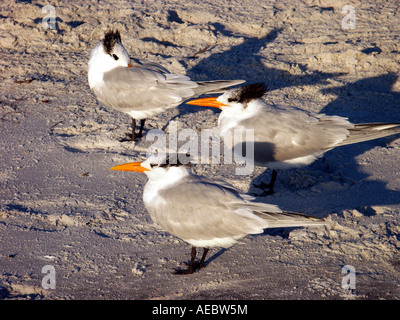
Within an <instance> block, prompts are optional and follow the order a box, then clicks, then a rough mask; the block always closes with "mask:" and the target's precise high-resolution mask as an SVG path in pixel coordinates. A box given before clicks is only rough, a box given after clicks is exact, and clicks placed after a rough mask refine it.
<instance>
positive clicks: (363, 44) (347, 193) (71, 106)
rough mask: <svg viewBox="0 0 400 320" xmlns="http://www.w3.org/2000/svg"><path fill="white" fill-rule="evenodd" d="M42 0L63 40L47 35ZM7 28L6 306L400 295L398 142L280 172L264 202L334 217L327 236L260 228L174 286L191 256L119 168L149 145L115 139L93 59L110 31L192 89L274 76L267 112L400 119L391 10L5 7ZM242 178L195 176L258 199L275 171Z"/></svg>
mask: <svg viewBox="0 0 400 320" xmlns="http://www.w3.org/2000/svg"><path fill="white" fill-rule="evenodd" d="M347 4H351V5H352V6H353V8H354V14H355V18H356V19H355V24H352V20H351V17H352V16H348V15H349V14H350V15H351V12H352V11H348V12H345V13H342V8H343V6H345V5H347ZM46 5H50V6H52V7H50V9H51V8H53V9H54V14H55V25H54V26H55V29H54V30H53V29H45V28H44V25H43V23H42V22H43V21H44V19H45V17H46V16H48V15H49V14H51V11H45V12H42V8H43V7H44V6H46ZM48 8H49V7H48ZM0 21H1V23H0V48H1V50H0V56H1V58H0V78H1V81H0V121H1V122H0V184H1V188H0V298H1V299H6V300H7V299H8V300H17V299H20V300H25V299H37V300H41V299H44V300H70V299H74V300H77V299H110V300H111V299H130V300H136V299H156V300H157V299H163V300H177V299H197V300H203V299H216V300H217V299H243V300H254V299H262V300H264V299H293V300H297V299H306V300H308V299H354V300H357V299H399V298H400V287H399V286H400V276H399V274H400V273H399V271H400V269H399V268H400V256H399V254H398V249H399V246H400V243H399V234H400V226H399V221H400V218H399V213H400V175H399V172H400V162H399V159H400V140H399V136H398V135H397V136H392V137H387V138H382V139H379V140H375V141H369V142H364V143H360V144H357V145H352V146H346V147H341V148H337V149H335V150H332V151H330V152H328V153H327V154H326V155H325V156H324V157H323V158H321V159H319V160H318V161H316V162H315V163H314V164H312V165H311V166H309V167H306V168H302V169H292V170H288V171H284V172H280V173H279V175H278V181H277V185H276V193H275V194H274V195H272V196H268V197H260V198H259V200H260V201H265V202H269V203H273V204H277V205H279V206H280V207H281V208H282V209H284V210H289V211H296V212H302V213H305V214H309V215H313V216H316V217H326V218H327V219H328V220H329V221H330V222H331V226H330V227H329V228H325V227H319V228H307V229H306V228H292V229H271V230H266V231H265V232H264V234H261V235H254V236H248V237H246V238H244V239H243V240H241V241H240V242H239V243H238V244H237V245H235V246H233V247H232V248H230V249H229V250H222V251H221V250H219V249H213V250H211V251H210V255H209V259H208V260H207V267H206V268H205V269H203V270H201V271H200V272H196V273H194V274H192V275H190V276H179V275H175V274H173V271H174V268H179V267H184V265H183V262H185V261H187V260H188V259H189V253H190V245H188V244H187V243H184V242H183V241H181V240H180V239H177V238H175V237H174V236H172V235H170V234H168V233H167V232H164V231H163V230H161V229H160V228H159V227H157V226H155V225H154V224H153V222H152V221H151V219H150V216H149V214H148V212H147V211H146V209H145V208H144V205H143V201H142V190H143V186H144V184H145V183H146V177H145V176H144V175H140V174H129V173H122V172H115V171H110V170H109V168H110V167H112V166H114V165H116V164H120V163H124V162H129V161H137V160H141V159H143V158H144V156H145V151H146V150H147V147H148V146H149V141H146V139H145V138H143V139H142V140H141V141H139V142H137V143H131V142H120V141H119V139H120V138H122V137H124V136H125V134H126V133H127V132H128V131H129V125H130V119H129V116H127V115H124V114H121V113H119V112H117V111H114V110H112V109H109V108H106V107H104V106H102V105H101V104H99V103H98V102H97V100H96V98H95V97H94V95H93V94H92V93H91V91H90V89H89V86H88V83H87V63H88V59H89V53H90V50H91V49H92V48H93V47H94V45H95V44H96V43H97V41H99V40H100V39H101V37H102V36H103V34H104V32H105V31H106V30H108V29H109V28H114V29H119V31H120V32H121V36H122V41H123V44H124V46H125V47H126V48H127V50H128V51H129V53H130V54H131V55H132V56H134V57H136V58H146V59H150V60H153V61H155V62H158V63H161V64H162V65H163V66H164V67H166V68H168V69H169V70H170V71H172V72H175V73H180V74H186V75H188V76H190V77H191V78H192V79H194V80H215V79H244V80H246V81H247V82H248V83H252V82H259V81H262V82H265V83H266V84H267V86H268V88H269V92H268V94H267V95H266V96H265V97H264V99H265V100H266V101H268V102H270V103H275V104H279V103H285V104H290V105H293V106H295V107H297V108H300V109H303V110H307V111H310V112H323V113H326V114H330V115H340V116H346V117H348V118H349V119H350V120H351V121H352V122H355V123H361V122H400V112H399V101H400V81H399V79H398V76H399V71H400V41H399V39H400V33H399V31H400V23H399V22H400V20H399V4H398V2H397V1H394V0H392V1H352V2H351V3H348V2H346V1H330V0H325V1H324V0H319V1H317V0H315V1H313V0H304V1H289V0H284V1H261V0H254V1H243V0H241V1H234V0H232V1H222V0H216V1H204V0H201V1H200V0H193V1H161V0H155V1H140V2H139V1H135V2H134V1H112V0H107V1H101V2H99V3H93V4H91V3H88V2H87V1H83V0H78V1H8V0H5V1H2V2H1V4H0ZM46 21H48V22H51V20H46ZM46 21H45V22H46ZM348 27H350V28H348ZM352 27H354V28H352ZM346 28H347V29H346ZM217 118H218V111H214V110H210V109H207V108H201V107H194V106H188V105H186V106H185V105H181V106H179V107H178V108H176V109H173V110H170V111H168V112H166V113H165V114H162V115H159V116H156V117H155V118H154V119H150V120H148V125H147V128H146V130H151V129H161V130H164V131H165V132H168V127H169V126H170V123H169V121H171V120H174V121H176V123H177V125H178V129H183V128H192V129H196V130H201V129H205V128H209V129H211V128H214V127H215V126H216V124H217ZM234 169H235V166H234V165H225V164H221V165H215V164H210V165H207V164H200V165H198V166H195V168H194V171H195V172H197V173H199V174H204V175H207V176H211V177H216V178H220V179H224V180H226V181H228V182H230V183H232V184H234V185H235V186H237V187H239V188H241V189H243V190H244V191H250V192H252V191H257V190H253V189H252V188H253V187H250V185H251V183H252V182H253V181H258V180H259V179H261V178H262V177H267V178H268V175H269V174H270V171H269V170H265V168H258V167H256V168H255V169H254V171H253V172H252V174H250V175H246V176H237V175H236V174H235V170H234ZM46 266H51V267H54V268H53V269H51V268H50V269H46ZM344 266H352V267H353V268H354V270H355V276H354V278H352V280H354V281H353V282H352V284H354V285H355V287H354V288H353V290H350V289H346V288H344V287H343V286H342V282H343V281H344V280H343V279H345V280H346V279H349V277H347V276H349V274H346V273H342V271H343V267H344ZM43 267H45V269H43ZM49 270H50V271H49ZM51 270H53V271H54V272H53V275H54V279H50V280H49V278H48V276H51V274H50V273H51ZM42 271H44V272H43V273H42ZM346 277H347V278H346ZM46 280H48V284H51V283H52V281H53V280H55V282H54V281H53V283H52V284H54V285H55V287H54V288H51V287H49V286H46V283H47V282H46ZM348 283H350V282H348Z"/></svg>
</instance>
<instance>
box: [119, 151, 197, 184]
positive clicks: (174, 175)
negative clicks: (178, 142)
mask: <svg viewBox="0 0 400 320" xmlns="http://www.w3.org/2000/svg"><path fill="white" fill-rule="evenodd" d="M180 158H181V157H179V156H178V155H176V157H175V156H174V157H172V156H171V155H168V154H159V155H152V156H150V157H149V158H148V159H146V160H145V161H143V162H131V163H125V164H121V165H118V166H115V167H112V168H111V170H118V171H136V172H143V173H145V174H146V175H147V177H148V178H149V180H152V181H156V180H166V181H168V184H169V183H173V182H175V181H177V180H179V179H181V178H182V177H184V176H186V175H188V174H189V173H190V172H189V170H188V161H189V159H188V161H187V162H186V161H184V163H182V162H181V159H180Z"/></svg>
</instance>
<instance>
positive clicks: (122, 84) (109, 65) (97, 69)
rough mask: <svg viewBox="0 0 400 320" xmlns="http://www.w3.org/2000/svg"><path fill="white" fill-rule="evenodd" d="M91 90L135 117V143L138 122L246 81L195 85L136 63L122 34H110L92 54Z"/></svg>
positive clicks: (153, 66) (148, 64)
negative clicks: (195, 97) (195, 98)
mask: <svg viewBox="0 0 400 320" xmlns="http://www.w3.org/2000/svg"><path fill="white" fill-rule="evenodd" d="M88 82H89V87H90V88H91V90H92V91H93V93H94V94H95V96H96V97H97V99H98V100H99V101H100V102H101V103H103V104H104V105H106V106H108V107H112V108H114V109H116V110H118V111H121V112H124V113H126V114H128V115H130V116H131V117H132V119H133V120H132V140H134V139H135V137H136V132H135V126H136V120H141V126H140V131H139V134H138V136H141V135H142V130H143V126H144V121H145V119H146V118H149V117H153V116H155V115H157V114H160V113H162V112H164V111H166V110H168V109H170V108H174V107H177V106H178V105H180V104H182V103H183V102H184V101H185V100H187V99H189V98H192V97H194V96H198V95H200V94H203V93H207V92H223V91H224V90H225V88H226V87H231V86H234V85H237V84H240V83H243V82H244V80H216V81H202V82H195V81H192V80H191V79H190V78H189V77H187V76H184V75H177V74H173V73H170V72H169V71H168V70H167V69H165V68H164V67H162V66H161V65H159V64H157V63H154V62H151V61H146V60H138V59H133V58H131V57H130V56H129V54H128V52H127V51H126V49H125V48H124V46H123V45H122V43H121V37H120V33H119V32H118V31H108V32H107V33H106V34H105V36H104V38H103V39H102V40H101V41H100V42H98V43H97V44H96V46H95V47H94V48H93V50H92V51H91V54H90V60H89V66H88Z"/></svg>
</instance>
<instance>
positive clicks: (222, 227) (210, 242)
mask: <svg viewBox="0 0 400 320" xmlns="http://www.w3.org/2000/svg"><path fill="white" fill-rule="evenodd" d="M169 159H171V157H168V155H164V156H160V155H158V156H157V157H155V156H152V157H149V158H148V159H147V160H146V161H144V162H134V163H127V164H123V165H118V166H115V167H113V168H111V169H112V170H120V171H137V172H143V173H145V174H146V175H147V177H148V182H147V183H146V185H145V187H144V191H143V201H144V205H145V207H146V209H147V210H148V211H149V213H150V216H151V218H152V220H153V221H154V222H155V223H156V224H158V225H159V226H161V227H162V228H163V229H164V230H166V231H168V232H169V233H171V234H173V235H174V236H176V237H178V238H180V239H182V240H184V241H186V242H187V243H189V244H191V245H192V252H191V260H190V264H189V268H188V269H187V270H177V273H181V274H190V273H193V272H194V271H196V270H197V269H200V268H202V267H204V263H205V258H206V255H207V252H208V250H209V248H212V247H223V248H228V247H230V246H232V245H233V244H235V243H236V242H237V240H239V239H241V238H243V237H245V236H246V235H249V234H258V233H262V232H263V230H264V229H266V228H278V227H302V226H320V225H324V224H326V222H325V220H324V219H321V218H316V217H311V216H306V215H302V214H299V213H292V212H285V211H282V210H281V209H279V208H278V206H276V205H273V204H267V203H262V202H257V201H254V200H255V198H254V197H252V196H250V195H247V194H245V193H243V192H242V191H241V190H239V189H237V188H236V187H234V186H232V185H230V184H228V183H226V182H224V181H220V180H212V179H209V178H206V177H203V176H198V175H194V174H193V173H191V172H190V170H189V168H188V166H187V165H183V164H181V163H179V159H178V161H174V163H171V162H172V161H170V160H169ZM175 159H176V157H175ZM197 247H202V248H204V253H203V256H202V258H201V260H200V263H198V264H197V263H196V262H195V261H196V248H197Z"/></svg>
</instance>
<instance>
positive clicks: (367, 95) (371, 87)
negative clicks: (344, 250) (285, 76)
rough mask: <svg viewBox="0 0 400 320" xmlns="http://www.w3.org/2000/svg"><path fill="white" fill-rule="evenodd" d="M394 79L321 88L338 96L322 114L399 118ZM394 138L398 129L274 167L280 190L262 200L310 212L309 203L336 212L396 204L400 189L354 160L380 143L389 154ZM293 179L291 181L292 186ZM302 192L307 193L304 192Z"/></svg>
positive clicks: (385, 119)
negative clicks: (302, 163) (301, 164)
mask: <svg viewBox="0 0 400 320" xmlns="http://www.w3.org/2000/svg"><path fill="white" fill-rule="evenodd" d="M397 78H398V76H397V75H396V74H394V73H387V74H384V75H380V76H376V77H370V78H364V79H361V80H358V81H355V82H353V83H348V84H345V85H343V86H338V87H333V88H326V89H322V90H321V93H323V94H334V95H336V96H337V97H336V99H335V100H333V101H332V102H330V103H328V104H327V105H326V106H325V107H323V108H322V109H321V111H320V113H325V114H327V115H338V116H344V117H347V118H349V121H351V122H352V123H371V122H391V123H394V122H395V123H400V112H399V106H398V102H399V101H400V93H398V92H395V91H393V90H392V87H393V85H394V83H395V82H396V81H397ZM396 139H399V134H396V135H393V136H388V137H384V138H380V139H376V140H370V141H365V142H361V143H357V144H353V145H348V146H342V147H340V148H336V149H334V150H331V151H329V152H327V153H326V154H325V155H324V156H323V157H322V158H320V159H318V160H317V161H315V162H314V163H313V164H311V165H310V166H308V167H306V168H303V169H290V170H286V171H278V179H277V184H276V187H277V188H276V189H278V190H277V191H278V192H277V193H281V194H280V195H276V194H275V195H273V196H271V197H267V198H266V199H268V200H269V201H271V200H272V199H274V201H276V202H275V203H276V204H278V205H282V206H285V205H288V204H289V205H290V204H292V205H295V206H296V208H290V207H289V208H288V207H285V209H293V210H294V209H295V210H296V211H303V212H304V211H310V208H314V210H318V209H319V208H321V209H322V208H324V209H328V210H334V211H335V212H338V211H340V210H348V209H357V210H359V211H360V212H362V213H363V214H364V215H371V212H372V213H373V212H374V210H373V209H372V208H371V207H373V206H379V205H395V204H399V203H400V191H396V190H390V189H388V188H387V185H386V183H385V182H384V181H379V180H371V178H370V176H369V175H368V174H367V173H366V172H365V170H364V169H363V166H362V165H360V164H359V163H358V162H357V157H358V156H360V155H362V154H364V153H365V152H368V151H369V150H371V149H373V148H375V147H382V148H383V150H382V153H383V154H387V152H390V148H388V145H389V144H390V143H391V142H392V141H394V140H396ZM385 149H386V151H385ZM367 162H368V161H367ZM269 174H270V170H269V169H266V170H265V171H264V172H263V173H262V174H261V175H259V176H257V177H255V178H254V179H253V180H252V182H251V184H254V183H257V182H258V181H260V180H261V179H263V178H266V176H267V175H269ZM387 178H390V177H387ZM293 180H294V181H295V183H294V184H292V185H291V181H293ZM332 186H333V188H331V187H332ZM299 188H301V190H299ZM252 190H254V189H252ZM283 194H284V196H283ZM305 194H308V195H310V196H309V197H304V195H305ZM305 198H307V199H305Z"/></svg>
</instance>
